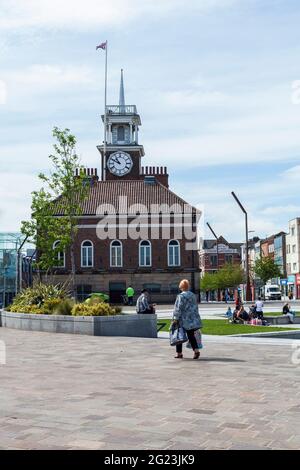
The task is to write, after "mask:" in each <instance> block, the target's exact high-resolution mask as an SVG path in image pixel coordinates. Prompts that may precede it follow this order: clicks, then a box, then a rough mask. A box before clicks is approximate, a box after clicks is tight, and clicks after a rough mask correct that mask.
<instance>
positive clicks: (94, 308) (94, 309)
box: [72, 302, 116, 317]
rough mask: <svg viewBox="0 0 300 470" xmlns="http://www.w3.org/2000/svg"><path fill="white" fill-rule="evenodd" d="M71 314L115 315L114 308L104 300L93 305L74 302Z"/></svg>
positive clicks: (89, 315)
mask: <svg viewBox="0 0 300 470" xmlns="http://www.w3.org/2000/svg"><path fill="white" fill-rule="evenodd" d="M72 315H74V316H87V317H98V316H108V315H116V309H114V308H112V307H111V306H110V305H109V304H106V303H104V302H102V303H97V304H93V305H89V304H85V303H84V304H76V305H74V307H73V308H72Z"/></svg>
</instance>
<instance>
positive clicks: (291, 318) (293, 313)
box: [282, 303, 296, 323]
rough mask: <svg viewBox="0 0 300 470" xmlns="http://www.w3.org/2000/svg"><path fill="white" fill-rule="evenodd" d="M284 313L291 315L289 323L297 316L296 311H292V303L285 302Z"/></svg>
mask: <svg viewBox="0 0 300 470" xmlns="http://www.w3.org/2000/svg"><path fill="white" fill-rule="evenodd" d="M282 313H283V315H286V316H287V317H289V323H294V318H295V316H296V312H292V310H291V307H290V304H288V303H287V304H285V305H284V306H283V309H282Z"/></svg>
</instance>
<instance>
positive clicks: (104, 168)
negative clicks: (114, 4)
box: [103, 41, 107, 181]
mask: <svg viewBox="0 0 300 470" xmlns="http://www.w3.org/2000/svg"><path fill="white" fill-rule="evenodd" d="M106 106H107V41H106V46H105V89H104V146H103V180H104V181H105V180H106V139H107V131H106V125H107V116H106Z"/></svg>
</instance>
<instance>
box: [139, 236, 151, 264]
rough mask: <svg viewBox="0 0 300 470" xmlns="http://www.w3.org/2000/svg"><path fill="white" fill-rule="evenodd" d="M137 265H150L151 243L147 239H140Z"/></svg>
mask: <svg viewBox="0 0 300 470" xmlns="http://www.w3.org/2000/svg"><path fill="white" fill-rule="evenodd" d="M139 255H140V256H139V260H140V262H139V265H140V266H151V264H152V259H151V258H152V253H151V243H150V242H149V241H148V240H142V241H141V242H140V254H139Z"/></svg>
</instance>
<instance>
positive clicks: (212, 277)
mask: <svg viewBox="0 0 300 470" xmlns="http://www.w3.org/2000/svg"><path fill="white" fill-rule="evenodd" d="M200 287H201V290H202V291H204V292H206V291H214V290H217V289H218V276H217V274H211V273H205V274H204V276H203V277H202V278H201V283H200Z"/></svg>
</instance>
